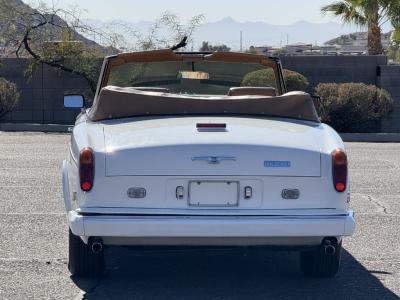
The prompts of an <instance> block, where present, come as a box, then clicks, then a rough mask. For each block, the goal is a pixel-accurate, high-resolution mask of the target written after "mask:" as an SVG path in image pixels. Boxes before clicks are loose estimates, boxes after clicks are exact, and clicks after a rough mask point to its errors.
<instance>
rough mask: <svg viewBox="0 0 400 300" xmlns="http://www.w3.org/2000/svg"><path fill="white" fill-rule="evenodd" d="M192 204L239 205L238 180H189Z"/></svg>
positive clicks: (190, 201)
mask: <svg viewBox="0 0 400 300" xmlns="http://www.w3.org/2000/svg"><path fill="white" fill-rule="evenodd" d="M189 205H190V206H216V207H226V206H238V205H239V183H238V182H237V181H191V182H189Z"/></svg>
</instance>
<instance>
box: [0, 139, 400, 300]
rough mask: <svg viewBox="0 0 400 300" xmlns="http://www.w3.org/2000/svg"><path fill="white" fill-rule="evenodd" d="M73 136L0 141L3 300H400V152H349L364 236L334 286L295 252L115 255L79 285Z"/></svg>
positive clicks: (352, 246) (398, 147)
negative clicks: (70, 161) (71, 239)
mask: <svg viewBox="0 0 400 300" xmlns="http://www.w3.org/2000/svg"><path fill="white" fill-rule="evenodd" d="M68 140H69V136H68V135H62V134H38V133H4V132H0V299H29V298H32V299H41V298H49V299H81V298H86V299H267V298H268V299H294V298H296V299H399V298H400V144H366V143H352V144H348V145H347V147H348V151H349V160H350V167H351V170H350V172H351V185H352V186H351V189H352V206H353V208H354V209H355V211H356V217H357V222H358V227H357V230H356V234H355V235H354V237H352V238H348V239H346V240H345V243H344V248H345V252H344V255H343V260H342V269H341V271H340V273H339V274H338V276H337V277H336V278H334V279H328V280H322V279H318V280H316V279H307V278H303V277H302V275H301V273H300V271H299V268H298V261H297V254H296V253H287V252H267V253H265V252H258V251H248V252H247V251H242V250H240V251H239V250H235V251H232V252H227V251H225V250H224V251H222V252H221V251H205V252H196V251H192V252H189V253H184V252H165V253H162V254H161V253H150V254H146V255H145V254H144V253H137V252H132V251H131V250H129V249H126V248H112V249H108V250H107V251H106V259H107V271H106V272H105V274H104V275H103V276H102V277H101V278H99V279H97V280H77V279H74V278H71V277H70V275H69V273H68V270H67V257H68V252H67V247H68V243H67V236H68V230H67V222H66V217H65V213H64V207H63V202H62V192H61V162H62V160H63V159H64V157H65V156H66V152H67V144H68Z"/></svg>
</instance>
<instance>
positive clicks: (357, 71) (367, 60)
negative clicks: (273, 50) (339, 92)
mask: <svg viewBox="0 0 400 300" xmlns="http://www.w3.org/2000/svg"><path fill="white" fill-rule="evenodd" d="M281 60H282V66H283V68H285V69H289V70H293V71H296V72H299V73H301V74H303V75H304V76H306V77H307V79H308V81H309V82H310V86H309V88H308V92H309V93H311V94H314V89H315V87H316V86H317V85H318V84H319V83H332V82H333V83H345V82H363V83H367V84H375V85H376V84H378V76H377V75H378V66H380V65H387V57H386V56H283V57H281Z"/></svg>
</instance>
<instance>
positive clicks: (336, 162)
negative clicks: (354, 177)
mask: <svg viewBox="0 0 400 300" xmlns="http://www.w3.org/2000/svg"><path fill="white" fill-rule="evenodd" d="M332 178H333V186H334V187H335V190H336V191H338V192H340V193H342V192H344V191H345V190H346V184H347V155H346V152H344V151H343V150H342V149H336V150H335V151H333V152H332Z"/></svg>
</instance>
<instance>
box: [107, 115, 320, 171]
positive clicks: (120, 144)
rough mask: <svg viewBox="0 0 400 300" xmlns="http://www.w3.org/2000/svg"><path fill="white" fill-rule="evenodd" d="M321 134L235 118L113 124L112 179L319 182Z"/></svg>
mask: <svg viewBox="0 0 400 300" xmlns="http://www.w3.org/2000/svg"><path fill="white" fill-rule="evenodd" d="M198 124H226V129H225V128H224V129H223V130H221V128H222V126H219V128H216V129H217V130H212V128H209V130H200V129H199V128H198ZM315 130H316V128H315V126H313V125H310V124H309V123H308V124H305V122H301V121H299V122H297V121H288V120H268V119H253V118H234V117H230V118H221V117H208V118H207V117H184V118H161V119H142V120H137V119H136V120H131V121H125V122H110V123H109V124H105V126H104V138H105V146H106V176H222V175H230V176H232V175H233V176H234V175H241V176H303V177H319V176H321V163H320V159H321V158H320V146H319V144H318V142H317V140H316V138H315V132H314V131H315Z"/></svg>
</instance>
